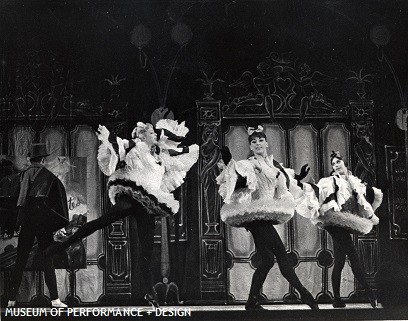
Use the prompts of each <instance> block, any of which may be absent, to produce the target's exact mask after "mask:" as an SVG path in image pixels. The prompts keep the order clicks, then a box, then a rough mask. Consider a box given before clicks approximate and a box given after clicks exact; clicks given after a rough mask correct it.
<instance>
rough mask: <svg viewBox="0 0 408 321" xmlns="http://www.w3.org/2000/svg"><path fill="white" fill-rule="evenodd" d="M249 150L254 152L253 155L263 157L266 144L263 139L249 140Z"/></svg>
mask: <svg viewBox="0 0 408 321" xmlns="http://www.w3.org/2000/svg"><path fill="white" fill-rule="evenodd" d="M249 148H250V149H251V150H252V151H253V152H254V154H255V155H259V156H265V155H266V149H267V148H268V142H267V141H266V139H265V138H264V137H254V138H253V139H252V140H251V144H250V146H249Z"/></svg>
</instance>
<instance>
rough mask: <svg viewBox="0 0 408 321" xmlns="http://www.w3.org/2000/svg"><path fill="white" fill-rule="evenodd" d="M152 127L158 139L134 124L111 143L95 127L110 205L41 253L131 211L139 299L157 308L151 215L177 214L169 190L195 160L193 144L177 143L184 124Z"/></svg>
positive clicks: (166, 122) (149, 127) (184, 130)
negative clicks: (143, 289)
mask: <svg viewBox="0 0 408 321" xmlns="http://www.w3.org/2000/svg"><path fill="white" fill-rule="evenodd" d="M156 129H159V130H161V132H162V135H161V137H160V140H159V141H157V134H156V133H155V131H154V128H153V126H152V125H151V124H144V123H142V122H138V123H137V127H136V128H135V129H134V130H133V132H132V140H130V141H128V140H125V139H121V138H119V137H117V138H116V142H111V141H109V136H110V133H109V131H108V130H107V129H106V127H104V126H99V128H98V133H97V135H98V139H99V140H100V141H101V142H102V144H101V145H100V147H99V151H98V163H99V167H100V169H101V171H102V172H103V173H104V174H105V175H107V176H109V180H108V193H109V199H110V201H111V203H112V204H113V206H112V208H111V209H110V210H109V211H108V213H106V214H105V215H103V216H101V217H100V218H98V219H96V220H93V221H91V222H88V223H87V224H85V225H84V226H83V227H82V228H80V229H79V230H78V231H77V232H76V233H74V234H73V235H72V236H71V237H70V238H69V239H67V240H66V241H64V242H62V243H57V244H56V245H54V246H52V247H50V248H48V250H47V251H46V253H47V255H52V254H54V253H56V252H58V251H59V250H61V249H62V248H66V247H68V246H69V245H71V244H73V243H74V242H76V241H79V240H81V239H83V238H85V237H87V236H88V235H90V234H92V233H93V232H95V231H96V230H99V229H101V228H104V227H106V226H108V225H109V224H111V223H113V222H115V221H117V220H119V219H123V218H125V217H127V216H130V215H133V216H134V217H135V219H136V222H137V232H138V236H139V243H140V246H141V252H142V258H143V263H142V264H141V269H142V273H143V278H144V281H145V284H146V286H147V288H148V293H147V294H146V296H145V299H146V300H147V301H149V302H150V303H151V304H152V305H153V306H155V307H158V306H159V304H158V299H157V293H156V291H155V289H154V283H153V278H152V273H151V267H150V262H151V256H152V252H153V245H154V226H155V217H156V216H159V217H166V216H168V215H173V214H176V213H177V212H178V210H179V202H178V201H177V200H176V199H175V198H174V196H173V194H172V192H173V191H174V190H175V189H176V188H177V187H179V186H180V185H181V184H182V183H183V182H184V180H183V179H184V177H185V175H186V173H187V172H188V171H189V169H190V168H191V167H192V166H193V165H194V163H196V161H197V159H198V151H199V148H198V146H197V145H195V144H194V145H191V146H189V147H178V146H179V143H180V140H181V139H182V138H183V137H184V136H185V135H186V134H187V132H188V129H187V128H186V127H185V126H184V122H183V123H181V124H178V123H177V121H174V120H169V119H165V120H160V121H159V122H158V123H157V124H156ZM169 136H170V137H169ZM158 152H159V153H158Z"/></svg>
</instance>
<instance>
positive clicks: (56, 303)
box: [51, 299, 68, 308]
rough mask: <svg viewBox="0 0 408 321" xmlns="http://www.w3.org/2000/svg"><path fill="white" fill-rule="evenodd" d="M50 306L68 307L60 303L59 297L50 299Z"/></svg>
mask: <svg viewBox="0 0 408 321" xmlns="http://www.w3.org/2000/svg"><path fill="white" fill-rule="evenodd" d="M51 307H52V308H68V305H66V304H65V303H62V302H61V300H60V299H55V300H51Z"/></svg>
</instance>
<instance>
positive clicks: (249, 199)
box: [217, 155, 301, 227]
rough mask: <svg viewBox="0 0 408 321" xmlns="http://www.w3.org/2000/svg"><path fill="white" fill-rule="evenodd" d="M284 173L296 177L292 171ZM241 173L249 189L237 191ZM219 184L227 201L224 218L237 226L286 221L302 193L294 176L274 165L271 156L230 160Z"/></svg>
mask: <svg viewBox="0 0 408 321" xmlns="http://www.w3.org/2000/svg"><path fill="white" fill-rule="evenodd" d="M285 172H286V173H288V174H290V175H291V176H293V172H292V171H290V170H289V171H288V170H286V169H285ZM238 174H239V175H241V176H243V177H245V178H246V181H247V186H246V187H245V188H239V189H237V190H235V184H236V182H237V178H238ZM288 180H289V182H288ZM217 183H218V184H219V185H220V187H219V194H220V195H221V197H222V198H223V199H224V205H223V206H222V208H221V212H220V214H221V219H222V221H224V222H225V223H227V224H229V225H231V226H237V227H239V226H242V225H244V224H245V223H247V222H252V221H257V220H264V221H271V222H272V223H273V224H282V223H285V222H287V221H288V220H290V219H291V218H292V217H293V214H294V209H295V205H296V203H295V198H294V195H297V194H299V193H300V192H301V190H300V188H299V187H298V186H297V185H296V181H295V180H294V179H293V177H290V176H289V175H288V176H285V175H284V173H283V172H281V171H280V170H279V169H278V168H276V167H275V166H273V156H272V155H271V156H269V157H268V158H266V159H263V158H261V159H256V158H255V157H251V158H249V159H248V160H242V161H237V162H236V161H234V160H231V161H230V162H229V163H228V165H227V166H226V167H225V168H224V170H223V171H222V172H221V174H220V175H219V176H218V177H217ZM288 183H289V189H288ZM292 192H293V193H292Z"/></svg>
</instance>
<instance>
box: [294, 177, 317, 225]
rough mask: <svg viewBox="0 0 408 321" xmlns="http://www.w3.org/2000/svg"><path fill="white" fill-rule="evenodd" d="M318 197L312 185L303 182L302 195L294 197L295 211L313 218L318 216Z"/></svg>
mask: <svg viewBox="0 0 408 321" xmlns="http://www.w3.org/2000/svg"><path fill="white" fill-rule="evenodd" d="M319 208H320V203H319V198H318V196H317V195H316V192H315V190H314V189H313V187H312V186H311V185H310V184H308V183H303V195H302V197H300V198H298V199H296V213H298V214H299V215H301V216H303V217H305V218H308V219H315V218H317V217H318V216H319Z"/></svg>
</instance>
